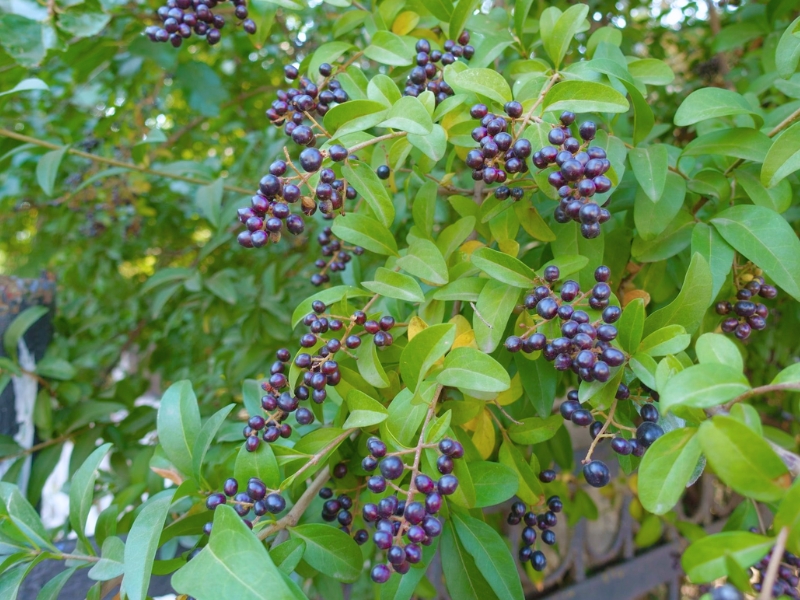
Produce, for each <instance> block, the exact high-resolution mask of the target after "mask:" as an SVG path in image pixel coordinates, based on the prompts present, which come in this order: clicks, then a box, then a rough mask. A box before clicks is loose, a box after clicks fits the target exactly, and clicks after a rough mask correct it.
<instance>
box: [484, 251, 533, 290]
mask: <svg viewBox="0 0 800 600" xmlns="http://www.w3.org/2000/svg"><path fill="white" fill-rule="evenodd" d="M470 260H471V261H472V264H473V265H475V266H476V267H478V268H479V269H480V270H481V271H483V272H484V273H486V274H487V275H489V277H492V278H493V279H496V280H497V281H501V282H503V283H507V284H508V285H511V286H514V287H518V288H523V289H530V287H531V286H532V285H533V279H534V278H535V277H536V274H535V273H534V272H533V270H532V269H531V268H530V267H528V266H527V265H526V264H525V263H523V262H522V261H521V260H519V259H517V258H515V257H513V256H509V255H508V254H503V253H502V252H498V251H497V250H492V249H491V248H479V249H478V250H475V252H473V253H472V255H471V256H470Z"/></svg>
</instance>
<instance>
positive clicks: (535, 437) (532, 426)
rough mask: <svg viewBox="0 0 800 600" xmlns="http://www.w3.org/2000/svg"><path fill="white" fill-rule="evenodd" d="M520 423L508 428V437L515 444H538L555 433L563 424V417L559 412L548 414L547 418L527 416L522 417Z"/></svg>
mask: <svg viewBox="0 0 800 600" xmlns="http://www.w3.org/2000/svg"><path fill="white" fill-rule="evenodd" d="M521 423H522V424H521V425H517V424H514V425H511V427H509V428H508V437H510V438H511V439H512V440H513V441H514V442H516V443H517V444H523V445H528V444H540V443H542V442H546V441H547V440H549V439H550V438H552V437H553V436H554V435H555V434H556V432H557V431H558V429H559V428H560V427H561V426H562V425H563V424H564V418H563V417H562V416H561V415H560V414H559V415H550V416H549V417H547V418H539V417H529V418H527V419H522V421H521Z"/></svg>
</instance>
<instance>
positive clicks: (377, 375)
mask: <svg viewBox="0 0 800 600" xmlns="http://www.w3.org/2000/svg"><path fill="white" fill-rule="evenodd" d="M368 337H369V339H367V340H364V342H363V343H362V344H361V346H360V347H359V348H358V351H357V353H356V354H357V356H358V361H357V362H358V372H359V374H360V375H361V376H362V377H363V378H364V379H365V380H366V382H367V383H369V384H370V385H371V386H373V387H376V388H385V387H389V378H388V377H387V376H386V371H385V370H384V368H383V365H382V364H381V361H380V359H379V358H378V349H377V348H376V347H375V340H374V339H373V338H372V337H371V336H368Z"/></svg>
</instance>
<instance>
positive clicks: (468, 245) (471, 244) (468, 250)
mask: <svg viewBox="0 0 800 600" xmlns="http://www.w3.org/2000/svg"><path fill="white" fill-rule="evenodd" d="M483 246H484V244H482V243H481V242H479V241H478V240H468V241H466V242H464V243H463V244H461V247H460V248H459V250H460V251H461V252H463V253H464V254H466V255H468V256H469V255H471V254H472V253H473V252H475V250H477V249H478V248H483Z"/></svg>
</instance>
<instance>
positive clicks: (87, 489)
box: [69, 444, 112, 546]
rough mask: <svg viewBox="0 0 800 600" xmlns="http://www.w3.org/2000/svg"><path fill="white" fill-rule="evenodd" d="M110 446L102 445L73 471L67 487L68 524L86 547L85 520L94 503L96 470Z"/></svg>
mask: <svg viewBox="0 0 800 600" xmlns="http://www.w3.org/2000/svg"><path fill="white" fill-rule="evenodd" d="M111 446H112V444H103V445H102V446H100V447H99V448H97V449H96V450H95V451H94V452H92V453H91V454H90V455H89V457H88V458H87V459H86V460H85V461H84V462H83V464H82V465H81V466H80V468H79V469H78V470H77V471H75V474H74V475H73V476H72V480H71V481H70V486H69V523H70V525H71V526H72V528H73V529H74V530H75V533H77V534H78V537H79V538H80V539H81V540H82V541H83V543H84V544H86V545H87V546H88V545H89V540H88V538H87V537H86V519H87V518H88V516H89V509H90V508H91V507H92V503H93V502H94V482H95V481H96V480H97V469H98V468H99V467H100V463H101V462H102V461H103V459H104V458H105V457H106V454H108V452H109V450H111Z"/></svg>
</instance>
